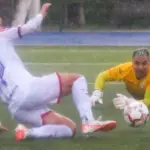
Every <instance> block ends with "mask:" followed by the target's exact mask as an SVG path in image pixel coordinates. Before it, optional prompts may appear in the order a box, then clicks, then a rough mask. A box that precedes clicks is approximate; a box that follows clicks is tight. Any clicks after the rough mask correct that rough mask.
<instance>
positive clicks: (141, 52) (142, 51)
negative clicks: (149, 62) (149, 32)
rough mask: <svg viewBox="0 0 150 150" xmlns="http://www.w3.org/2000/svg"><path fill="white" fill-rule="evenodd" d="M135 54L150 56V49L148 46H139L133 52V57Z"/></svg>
mask: <svg viewBox="0 0 150 150" xmlns="http://www.w3.org/2000/svg"><path fill="white" fill-rule="evenodd" d="M135 56H149V51H148V49H147V48H138V49H136V50H135V51H134V52H133V54H132V58H134V57H135Z"/></svg>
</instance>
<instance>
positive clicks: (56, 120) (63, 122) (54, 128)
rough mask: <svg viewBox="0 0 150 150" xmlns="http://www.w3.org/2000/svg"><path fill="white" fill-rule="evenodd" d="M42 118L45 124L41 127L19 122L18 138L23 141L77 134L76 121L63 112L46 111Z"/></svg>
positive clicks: (17, 128) (68, 136)
mask: <svg viewBox="0 0 150 150" xmlns="http://www.w3.org/2000/svg"><path fill="white" fill-rule="evenodd" d="M31 115H32V114H31ZM42 119H43V120H42V121H43V125H42V126H40V127H33V128H30V129H29V128H27V127H26V126H24V125H22V124H18V126H17V127H16V129H15V131H16V140H17V141H21V140H24V139H26V138H35V139H37V138H71V137H73V136H74V135H75V132H76V125H75V123H74V122H73V121H72V120H70V119H69V118H67V117H65V116H63V115H61V114H58V113H56V112H54V111H50V112H49V113H45V115H44V116H43V117H42Z"/></svg>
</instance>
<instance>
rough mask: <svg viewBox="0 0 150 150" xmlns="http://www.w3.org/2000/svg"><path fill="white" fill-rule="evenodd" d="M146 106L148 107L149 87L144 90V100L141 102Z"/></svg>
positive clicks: (149, 105)
mask: <svg viewBox="0 0 150 150" xmlns="http://www.w3.org/2000/svg"><path fill="white" fill-rule="evenodd" d="M141 101H142V102H143V103H144V104H145V105H146V106H148V107H150V85H148V87H147V88H146V92H145V95H144V99H143V100H141Z"/></svg>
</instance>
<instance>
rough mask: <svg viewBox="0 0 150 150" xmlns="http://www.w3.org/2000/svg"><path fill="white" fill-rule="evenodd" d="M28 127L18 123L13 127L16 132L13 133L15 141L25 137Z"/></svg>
mask: <svg viewBox="0 0 150 150" xmlns="http://www.w3.org/2000/svg"><path fill="white" fill-rule="evenodd" d="M27 131H28V129H27V128H26V127H25V126H24V125H22V124H19V125H18V126H17V127H16V129H15V132H16V135H15V138H16V141H22V140H24V139H25V138H26V133H27Z"/></svg>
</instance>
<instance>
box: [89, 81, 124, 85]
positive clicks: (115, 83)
mask: <svg viewBox="0 0 150 150" xmlns="http://www.w3.org/2000/svg"><path fill="white" fill-rule="evenodd" d="M88 84H89V85H93V84H94V82H88ZM106 84H111V85H121V84H123V82H107V83H106Z"/></svg>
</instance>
